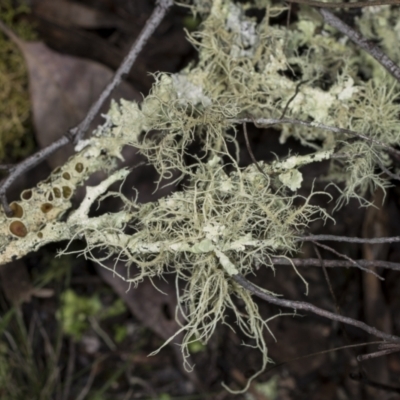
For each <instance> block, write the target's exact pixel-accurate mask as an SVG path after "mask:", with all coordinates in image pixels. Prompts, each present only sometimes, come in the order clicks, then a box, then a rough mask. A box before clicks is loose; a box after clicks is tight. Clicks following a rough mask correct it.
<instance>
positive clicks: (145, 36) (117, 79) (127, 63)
mask: <svg viewBox="0 0 400 400" xmlns="http://www.w3.org/2000/svg"><path fill="white" fill-rule="evenodd" d="M172 5H173V0H158V1H157V5H156V8H155V9H154V11H153V13H152V14H151V16H150V18H149V19H148V20H147V22H146V25H145V26H144V28H143V29H142V31H141V32H140V35H139V36H138V38H137V39H136V40H135V42H134V43H133V45H132V47H131V49H130V50H129V53H128V55H127V56H126V57H125V59H124V60H123V62H122V64H121V65H120V67H119V68H118V70H117V71H116V72H115V75H114V77H113V79H112V81H111V82H110V83H109V84H108V85H107V86H106V87H105V89H104V90H103V92H102V93H101V95H100V96H99V98H98V99H97V100H96V102H95V103H94V104H93V105H92V107H91V108H90V110H89V111H88V113H87V115H86V117H85V118H84V120H83V121H82V122H80V123H79V124H78V125H77V126H75V127H74V128H72V129H70V130H69V131H68V132H67V133H66V134H65V135H64V136H63V137H62V138H60V139H59V140H57V141H56V142H54V143H52V144H51V145H49V146H48V147H45V148H44V149H42V150H40V151H38V152H37V153H35V154H33V155H32V156H30V157H28V158H27V159H26V160H24V161H22V162H21V163H19V164H18V165H16V166H13V167H11V168H8V170H9V174H8V176H7V177H6V178H5V179H4V180H3V181H2V182H1V186H0V202H1V204H2V206H3V208H4V211H5V213H6V215H7V216H8V217H11V216H12V210H11V208H10V206H9V205H8V201H7V190H8V189H9V188H10V186H11V185H12V184H13V183H14V182H15V181H16V179H17V178H18V177H19V176H20V175H22V174H23V173H25V172H27V171H29V170H31V169H32V168H33V167H35V166H36V165H38V164H39V163H41V162H42V161H43V160H45V159H46V158H47V157H49V156H50V155H51V154H53V153H54V152H55V151H57V150H58V149H60V148H62V147H63V146H65V145H66V144H67V143H70V142H72V143H74V144H76V143H78V142H79V140H81V139H82V138H83V136H84V134H85V133H86V131H87V129H88V128H89V125H90V124H91V122H92V121H93V119H94V118H95V117H96V115H97V114H98V112H99V110H100V109H101V107H102V105H103V104H104V102H105V101H106V100H107V99H108V97H109V96H110V94H111V93H112V92H113V90H114V89H115V88H116V87H117V86H118V85H119V84H120V83H121V80H122V77H123V75H124V74H127V73H128V72H129V71H130V69H131V68H132V65H133V63H134V62H135V61H136V59H137V57H138V55H139V54H140V52H141V51H142V49H143V47H144V46H145V45H146V43H147V41H148V40H149V38H150V37H151V36H152V34H153V33H154V31H155V30H156V28H157V27H158V26H159V25H160V23H161V21H162V19H163V18H164V16H165V14H166V13H167V11H168V9H169V8H170V7H171V6H172ZM0 22H1V21H0Z"/></svg>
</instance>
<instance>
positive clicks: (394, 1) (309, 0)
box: [286, 0, 400, 8]
mask: <svg viewBox="0 0 400 400" xmlns="http://www.w3.org/2000/svg"><path fill="white" fill-rule="evenodd" d="M286 1H287V2H288V3H297V4H305V5H307V6H311V7H324V8H363V7H372V6H384V5H400V0H373V1H355V2H353V3H335V2H328V3H323V2H322V1H314V0H286Z"/></svg>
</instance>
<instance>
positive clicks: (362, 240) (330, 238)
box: [296, 235, 400, 244]
mask: <svg viewBox="0 0 400 400" xmlns="http://www.w3.org/2000/svg"><path fill="white" fill-rule="evenodd" d="M296 241H297V242H315V241H318V242H321V241H332V242H347V243H368V244H376V243H398V242H400V236H391V237H380V238H370V239H367V238H359V237H348V236H336V235H309V236H302V237H299V238H296Z"/></svg>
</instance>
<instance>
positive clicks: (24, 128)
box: [0, 0, 36, 161]
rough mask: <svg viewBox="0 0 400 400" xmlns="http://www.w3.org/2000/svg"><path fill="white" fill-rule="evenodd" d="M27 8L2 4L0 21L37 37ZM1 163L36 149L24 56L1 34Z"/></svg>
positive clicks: (22, 35)
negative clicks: (27, 16)
mask: <svg viewBox="0 0 400 400" xmlns="http://www.w3.org/2000/svg"><path fill="white" fill-rule="evenodd" d="M28 12H29V8H28V7H27V6H25V5H14V4H13V2H12V1H11V0H2V1H1V3H0V19H1V20H2V21H3V22H4V23H5V24H6V25H7V26H8V27H10V28H11V29H12V30H13V31H14V32H15V33H16V34H17V35H18V36H19V37H20V38H21V39H23V40H33V39H35V38H36V33H35V30H34V27H32V26H31V24H29V23H28V22H27V21H26V20H25V19H24V16H25V15H26V14H27V13H28ZM0 88H1V89H0V160H4V159H5V157H6V156H7V160H12V161H13V160H18V159H20V158H24V157H26V156H27V155H28V154H30V153H31V152H32V150H33V148H34V141H33V128H32V123H31V119H30V99H29V91H28V74H27V69H26V66H25V61H24V58H23V55H22V54H21V52H20V50H19V49H18V48H17V46H16V45H15V44H14V43H12V42H11V41H10V40H9V39H8V38H7V37H6V36H5V35H4V34H3V33H0Z"/></svg>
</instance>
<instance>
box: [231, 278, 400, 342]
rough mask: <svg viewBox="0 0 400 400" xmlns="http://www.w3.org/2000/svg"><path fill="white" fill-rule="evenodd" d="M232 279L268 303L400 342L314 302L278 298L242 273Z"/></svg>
mask: <svg viewBox="0 0 400 400" xmlns="http://www.w3.org/2000/svg"><path fill="white" fill-rule="evenodd" d="M232 279H233V280H234V281H235V282H236V283H238V284H239V285H240V286H242V287H243V288H244V289H246V290H248V291H249V292H250V293H252V294H254V295H255V296H257V297H259V298H260V299H263V300H265V301H267V302H268V303H271V304H275V305H277V306H281V307H286V308H292V309H294V310H304V311H307V312H311V313H313V314H316V315H319V316H321V317H324V318H328V319H330V320H332V321H338V322H342V323H344V324H347V325H351V326H355V327H357V328H359V329H361V330H363V331H365V332H367V333H369V334H370V335H374V336H376V337H379V338H381V339H383V340H386V341H388V342H396V343H400V337H399V336H395V335H390V334H388V333H385V332H382V331H380V330H378V329H376V328H374V327H372V326H369V325H367V324H365V323H364V322H361V321H357V320H355V319H353V318H349V317H344V316H342V315H338V314H335V313H332V312H330V311H327V310H324V309H322V308H319V307H316V306H314V305H313V304H310V303H306V302H304V301H294V300H286V299H282V298H278V297H275V296H271V295H270V294H268V293H266V292H264V291H263V290H262V289H261V288H259V287H258V286H256V285H254V284H253V283H251V282H250V281H248V280H247V279H246V278H245V277H244V276H243V275H240V274H236V275H232Z"/></svg>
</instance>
